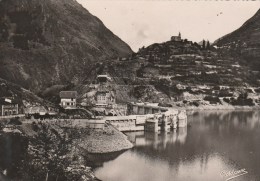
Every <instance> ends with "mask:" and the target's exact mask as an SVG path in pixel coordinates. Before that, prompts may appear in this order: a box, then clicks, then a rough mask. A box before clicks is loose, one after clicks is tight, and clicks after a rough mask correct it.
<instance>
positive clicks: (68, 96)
mask: <svg viewBox="0 0 260 181" xmlns="http://www.w3.org/2000/svg"><path fill="white" fill-rule="evenodd" d="M60 99H61V101H60V105H61V107H63V108H64V109H76V108H77V107H76V103H77V101H76V99H77V91H61V92H60Z"/></svg>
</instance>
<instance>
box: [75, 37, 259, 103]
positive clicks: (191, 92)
mask: <svg viewBox="0 0 260 181" xmlns="http://www.w3.org/2000/svg"><path fill="white" fill-rule="evenodd" d="M96 68H97V67H96ZM98 74H108V75H109V76H110V77H111V78H112V81H111V83H110V86H111V87H112V89H115V90H117V91H116V92H117V94H116V95H117V100H123V101H143V102H159V103H171V102H173V101H178V100H187V99H188V100H203V99H204V97H205V96H211V97H210V98H208V97H207V98H206V99H207V101H208V100H211V98H212V96H213V97H221V98H222V99H223V98H224V97H227V98H228V99H229V98H230V97H232V100H233V99H234V100H236V98H237V97H238V96H239V95H240V94H241V93H244V92H248V93H254V92H259V90H258V89H257V87H258V86H259V81H258V80H259V78H258V74H257V72H255V71H252V69H251V68H250V67H248V66H246V65H243V64H241V61H240V58H239V57H237V56H235V57H234V56H232V55H231V54H228V53H225V52H222V51H219V50H216V49H214V48H213V47H204V48H203V47H201V46H200V45H198V44H197V43H196V42H191V41H188V40H179V41H174V40H171V41H167V42H164V43H160V44H159V43H156V44H153V45H150V46H148V47H146V48H145V47H143V48H141V49H140V50H139V52H137V53H136V54H133V55H132V56H131V57H128V58H124V59H117V60H109V61H107V62H104V63H103V64H102V65H99V69H96V70H94V69H93V72H92V74H91V75H90V76H88V78H89V79H88V80H87V79H86V82H85V83H86V84H85V85H84V86H82V87H81V88H80V89H79V92H82V93H83V94H81V95H82V96H83V98H84V95H86V94H85V93H87V92H89V91H90V89H89V87H88V86H87V85H89V83H90V82H91V81H92V82H95V78H96V76H97V75H98ZM253 89H255V90H253ZM89 94H90V93H89ZM216 100H217V99H216ZM216 100H215V98H213V102H214V101H215V102H218V101H219V100H218V101H216ZM211 101H212V100H211ZM234 104H236V103H234Z"/></svg>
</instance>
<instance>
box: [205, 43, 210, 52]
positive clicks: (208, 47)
mask: <svg viewBox="0 0 260 181" xmlns="http://www.w3.org/2000/svg"><path fill="white" fill-rule="evenodd" d="M206 49H207V50H209V49H210V43H209V41H207V46H206Z"/></svg>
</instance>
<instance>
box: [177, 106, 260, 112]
mask: <svg viewBox="0 0 260 181" xmlns="http://www.w3.org/2000/svg"><path fill="white" fill-rule="evenodd" d="M182 108H184V109H186V110H187V111H202V110H260V106H232V105H200V106H198V107H197V106H184V107H182Z"/></svg>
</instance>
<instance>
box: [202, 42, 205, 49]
mask: <svg viewBox="0 0 260 181" xmlns="http://www.w3.org/2000/svg"><path fill="white" fill-rule="evenodd" d="M205 44H206V41H205V40H203V41H202V49H203V50H204V49H205Z"/></svg>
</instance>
